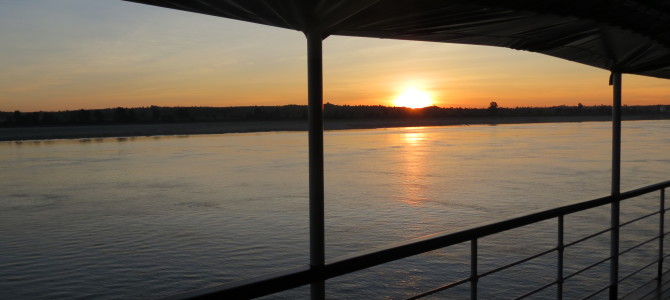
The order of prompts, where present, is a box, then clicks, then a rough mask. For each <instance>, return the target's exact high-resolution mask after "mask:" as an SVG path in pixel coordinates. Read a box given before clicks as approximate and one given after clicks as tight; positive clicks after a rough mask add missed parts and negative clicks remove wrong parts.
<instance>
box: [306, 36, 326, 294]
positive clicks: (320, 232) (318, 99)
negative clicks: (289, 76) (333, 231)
mask: <svg viewBox="0 0 670 300" xmlns="http://www.w3.org/2000/svg"><path fill="white" fill-rule="evenodd" d="M305 35H306V37H307V84H308V112H309V114H308V115H309V138H308V139H309V241H310V242H309V246H310V247H309V250H310V251H309V257H310V263H309V264H310V268H311V269H312V270H313V271H315V272H316V274H315V275H317V276H318V277H321V278H323V276H322V275H323V274H322V272H323V267H324V265H325V260H326V258H325V248H326V247H325V213H324V190H325V188H324V166H323V165H324V163H323V161H324V160H323V58H322V54H323V53H322V51H323V50H322V41H323V36H322V35H321V33H320V32H318V31H310V32H306V33H305ZM311 286H312V290H311V295H312V299H325V295H326V289H325V282H324V281H320V282H315V283H312V285H311Z"/></svg>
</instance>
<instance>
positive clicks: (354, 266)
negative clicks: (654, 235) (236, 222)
mask: <svg viewBox="0 0 670 300" xmlns="http://www.w3.org/2000/svg"><path fill="white" fill-rule="evenodd" d="M667 187H670V181H664V182H660V183H656V184H653V185H649V186H646V187H642V188H639V189H635V190H631V191H628V192H624V193H620V194H618V195H614V196H606V197H601V198H597V199H593V200H589V201H584V202H579V203H574V204H570V205H565V206H560V207H556V208H552V209H548V210H542V211H537V212H533V213H530V214H526V215H521V216H517V217H513V218H510V219H507V220H503V221H499V222H494V223H489V224H485V225H481V226H477V227H473V228H469V229H465V230H461V231H456V232H448V233H439V234H432V235H429V236H425V237H422V238H418V239H414V240H410V241H408V242H404V243H398V244H394V245H390V246H386V247H380V248H375V249H372V250H368V251H363V252H359V253H356V254H353V255H348V256H345V257H341V258H337V259H335V260H333V261H331V262H328V263H326V264H325V265H324V266H322V267H321V266H320V267H318V268H315V267H311V268H310V267H308V266H305V267H301V268H297V269H293V270H289V271H284V272H278V273H272V274H268V275H265V276H263V277H258V278H253V279H249V280H245V281H238V282H233V283H229V284H226V285H222V286H218V287H212V288H208V289H204V290H199V291H194V292H189V293H185V294H181V295H176V296H174V297H170V299H210V298H226V299H236V298H253V297H260V296H265V295H269V294H273V293H276V292H280V291H285V290H288V289H291V288H295V287H299V286H302V285H307V284H311V283H315V282H323V281H324V280H326V279H329V278H333V277H337V276H341V275H345V274H349V273H352V272H355V271H359V270H363V269H367V268H370V267H373V266H377V265H380V264H384V263H387V262H392V261H395V260H399V259H403V258H407V257H410V256H414V255H418V254H422V253H426V252H429V251H433V250H437V249H440V248H445V247H449V246H452V245H456V244H460V243H464V242H472V243H473V253H476V241H477V239H479V238H482V237H486V236H489V235H493V234H496V233H499V232H503V231H507V230H511V229H515V228H519V227H523V226H526V225H530V224H534V223H538V222H541V221H545V220H549V219H553V218H559V219H560V218H562V217H563V216H565V215H569V214H572V213H576V212H580V211H583V210H587V209H591V208H595V207H599V206H603V205H607V204H611V203H615V202H619V201H623V200H627V199H631V198H635V197H637V196H641V195H644V194H648V193H651V192H654V191H659V190H660V191H661V198H662V199H663V198H664V189H665V188H667ZM666 210H667V209H665V207H663V206H662V207H661V210H660V211H661V212H663V213H664V212H665V211H666ZM663 213H661V215H663ZM654 214H656V213H654ZM654 214H651V215H654ZM651 215H649V216H651ZM649 216H646V217H649ZM629 223H630V222H627V223H626V224H629ZM626 224H623V225H619V226H617V227H621V226H624V225H626ZM609 230H611V228H610V229H607V230H605V231H602V232H599V233H597V234H596V235H599V234H602V233H604V232H607V231H609ZM661 230H662V229H661ZM596 235H593V236H596ZM665 235H666V234H665V233H661V236H665ZM593 236H591V237H593ZM561 239H562V238H561ZM583 240H585V239H580V240H579V241H583ZM661 240H662V239H661ZM574 244H575V242H573V243H570V244H567V245H570V246H571V245H574ZM564 247H566V246H562V247H560V246H559V247H556V248H553V249H551V250H550V251H545V252H546V253H549V252H553V251H561V250H562V249H563V248H564ZM546 253H543V254H546ZM610 259H611V257H608V258H606V259H604V260H602V261H600V262H598V263H596V264H595V265H598V264H601V263H603V262H605V261H607V260H610ZM527 260H530V259H524V260H521V261H519V262H518V263H516V264H519V263H522V262H525V261H527ZM471 263H472V264H473V270H474V272H473V274H472V275H471V276H470V277H469V278H466V279H463V280H460V281H457V282H455V283H452V284H449V285H446V286H443V287H440V288H436V289H433V290H431V291H429V292H428V293H427V294H426V293H424V294H422V295H429V294H433V293H435V292H438V291H442V290H445V289H448V288H450V287H453V286H456V285H460V284H462V283H465V282H468V281H470V282H472V283H473V285H474V286H475V287H476V281H477V280H478V279H479V278H480V277H482V276H483V275H489V274H490V272H487V273H484V274H483V275H477V273H476V255H475V257H473V258H471ZM516 264H515V265H516ZM595 265H592V266H590V267H587V268H586V269H589V268H592V267H593V266H595ZM583 271H585V270H584V269H582V270H580V271H578V272H576V273H573V274H571V275H569V276H565V277H562V278H560V280H557V281H556V282H554V283H552V284H556V283H559V284H560V283H562V281H563V280H565V279H568V278H570V277H573V276H575V275H577V274H579V273H581V272H583ZM600 292H602V291H600ZM473 295H475V296H476V288H475V291H474V292H473Z"/></svg>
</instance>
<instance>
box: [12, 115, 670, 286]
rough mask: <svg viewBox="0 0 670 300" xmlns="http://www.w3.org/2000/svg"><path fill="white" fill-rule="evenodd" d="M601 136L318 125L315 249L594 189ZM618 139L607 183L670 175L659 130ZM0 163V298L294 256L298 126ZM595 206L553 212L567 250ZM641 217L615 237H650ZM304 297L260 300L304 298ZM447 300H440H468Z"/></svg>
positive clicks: (421, 279)
mask: <svg viewBox="0 0 670 300" xmlns="http://www.w3.org/2000/svg"><path fill="white" fill-rule="evenodd" d="M610 126H611V125H610V124H609V123H607V122H585V123H548V124H520V125H497V126H489V125H481V126H445V127H411V128H392V129H374V130H341V131H328V132H326V134H325V149H326V150H325V151H326V154H325V168H326V174H325V176H326V177H325V180H326V256H327V258H329V259H332V258H335V257H338V256H341V255H346V254H352V253H355V252H357V251H361V250H366V249H369V248H371V247H378V246H383V245H387V244H389V243H395V242H401V241H404V240H408V239H411V238H416V237H421V236H424V235H427V234H431V233H435V232H443V231H453V230H457V229H462V228H466V227H470V226H474V225H477V224H482V223H486V222H490V221H494V220H499V219H504V218H506V217H511V216H515V215H519V214H522V213H527V212H531V211H535V210H538V209H544V208H551V207H555V206H558V205H562V204H569V203H574V202H577V201H583V200H589V199H592V198H597V197H600V196H605V195H608V194H609V190H610V187H609V184H610V160H611V157H610V152H611V150H610V147H611V133H610V130H611V129H610V128H611V127H610ZM623 141H624V142H623V150H622V153H623V162H622V190H628V189H632V188H636V187H641V186H644V185H648V184H652V183H656V182H660V181H664V180H668V179H670V172H668V167H669V166H670V151H668V149H669V147H670V121H668V120H662V121H627V122H624V123H623ZM0 169H1V170H2V172H1V173H0V182H1V186H2V197H1V198H0V199H1V200H0V228H2V234H0V245H1V246H0V291H2V298H5V299H91V298H95V299H144V298H156V297H161V296H168V295H172V294H175V293H180V292H184V291H188V290H192V289H198V288H203V287H207V286H212V285H217V284H221V283H226V282H230V281H234V280H239V279H244V278H250V277H253V276H256V275H262V274H265V273H267V272H273V271H279V270H283V269H287V268H291V267H294V266H301V265H305V264H307V262H308V255H309V254H308V252H309V250H308V185H307V182H308V178H307V135H306V133H305V132H265V133H247V134H220V135H192V136H154V137H128V138H100V139H78V140H36V141H21V142H18V141H16V142H0ZM652 198H653V197H652ZM645 201H646V200H644V201H642V202H643V203H646V202H649V201H652V200H649V201H646V202H645ZM645 205H646V204H637V203H636V204H630V205H628V204H623V205H622V210H623V211H624V215H625V213H626V212H628V211H639V210H643V209H644V206H645ZM629 206H630V207H629ZM608 213H609V207H603V208H599V209H594V210H591V211H589V212H588V213H585V214H582V215H576V216H574V217H573V218H572V219H570V218H566V226H567V229H566V239H567V240H568V241H569V240H570V239H572V240H574V239H576V238H578V237H579V236H582V235H584V232H594V231H597V230H599V229H601V227H599V226H601V225H602V226H605V227H606V226H607V225H608V224H607V221H606V220H607V214H608ZM590 220H599V221H602V222H603V223H602V224H598V225H589V224H591V223H589V222H590ZM603 220H604V221H603ZM571 222H572V223H571ZM652 223H653V222H651V221H650V222H649V224H642V225H640V226H641V227H640V228H638V229H637V231H635V232H634V233H632V237H631V238H636V237H637V235H639V233H640V232H642V231H646V230H648V229H649V230H650V228H656V227H657V226H658V225H655V224H656V223H653V224H652ZM552 224H553V223H552ZM571 225H572V226H571ZM645 226H646V227H645ZM654 226H656V227H654ZM531 227H532V228H531ZM554 227H555V225H551V224H538V225H534V226H529V228H525V229H523V230H517V231H512V232H509V233H505V234H500V235H496V236H493V237H490V238H485V239H483V240H482V241H481V244H480V247H481V250H480V251H481V254H480V255H481V256H482V257H481V258H480V267H481V268H482V269H483V270H485V269H490V268H493V267H495V266H498V265H500V264H501V262H503V261H506V260H509V259H513V257H514V256H515V255H517V254H520V253H526V252H529V253H530V252H533V251H536V250H537V249H540V248H542V247H553V246H554V245H555V238H553V239H552V237H554V236H555V233H554V232H553V231H552V230H554ZM622 234H623V233H622ZM622 239H623V240H626V239H627V237H625V236H622ZM596 240H597V239H596ZM529 241H533V242H532V243H531V242H529ZM603 244H606V241H600V242H598V241H594V244H593V245H588V244H587V245H585V246H583V247H587V248H585V249H581V250H579V251H578V250H574V251H576V252H574V253H570V252H568V253H567V254H566V255H567V259H568V265H567V267H566V268H568V269H570V268H571V266H570V262H569V261H570V257H572V258H574V259H573V264H583V263H584V261H583V260H589V259H592V258H593V257H591V256H589V255H590V254H589V255H585V254H584V253H596V252H599V251H600V252H602V253H600V254H602V255H604V257H606V256H607V253H606V251H607V250H606V249H605V250H603V249H600V248H601V247H602V246H603ZM529 245H530V246H529ZM588 247H590V248H588ZM538 251H539V250H538ZM468 253H469V245H459V246H456V247H452V248H449V249H447V250H440V251H433V252H431V253H428V254H425V255H422V256H419V257H416V258H411V259H405V260H402V261H400V262H394V263H392V264H388V266H383V267H375V268H373V269H370V270H367V271H362V272H357V273H355V274H352V275H349V276H344V277H343V278H338V279H334V280H330V281H328V286H327V289H328V297H329V298H333V299H341V298H373V299H381V298H391V299H395V298H401V297H404V296H407V295H410V294H412V293H413V292H418V291H426V290H428V289H430V288H433V287H436V286H439V285H440V284H442V283H445V282H449V281H451V280H455V279H458V278H461V277H465V276H468V275H469V273H468V272H469V264H468V261H469V254H468ZM487 253H488V254H491V255H493V254H495V258H486V257H487ZM600 254H599V255H600ZM602 255H601V256H602ZM596 256H597V255H596ZM584 257H586V258H584ZM594 257H595V256H594ZM554 262H555V255H554V257H553V258H552V257H548V258H546V259H540V260H539V261H537V262H535V263H533V264H531V265H530V266H529V267H526V268H525V269H522V270H517V271H512V272H517V274H529V277H530V279H527V280H526V279H522V280H519V281H509V280H507V279H505V276H507V275H504V274H502V275H500V276H502V277H500V276H499V277H498V278H496V277H495V276H494V277H491V278H490V279H482V282H480V285H481V286H482V290H481V294H480V296H481V297H484V298H485V299H487V298H501V299H504V298H507V297H511V296H513V295H514V292H515V291H518V290H520V289H523V288H524V287H525V286H526V285H529V284H531V283H534V282H536V281H541V280H544V279H546V280H548V281H551V280H552V279H551V278H553V276H554V275H555V271H553V269H549V270H550V271H546V270H545V271H542V270H541V267H542V266H551V265H552V264H555V263H554ZM573 267H574V266H573ZM596 269H597V268H596ZM606 272H607V271H605V273H603V274H605V275H604V278H605V284H606V279H607V276H606V274H607V273H606ZM587 273H588V272H587ZM585 276H586V277H587V278H586V279H583V280H581V281H580V280H579V279H575V280H573V283H572V284H573V286H574V287H573V288H570V285H569V284H570V283H566V290H568V293H573V295H580V294H581V293H586V292H588V291H590V290H592V288H591V287H590V286H589V285H590V284H591V283H592V280H591V279H589V278H588V274H587V275H585ZM501 278H502V279H501ZM589 280H591V281H589ZM487 282H488V283H487ZM584 282H589V283H588V284H586V285H585V284H584ZM598 284H602V282H599V283H598ZM594 285H595V284H594ZM465 288H467V286H466V287H465ZM307 290H308V289H305V288H301V289H298V290H296V291H292V292H290V293H288V294H284V295H283V296H282V295H277V296H274V297H270V298H288V299H290V298H302V297H305V295H306V294H305V293H306V292H307ZM452 293H453V294H450V296H447V295H442V296H440V297H447V298H455V299H457V298H462V297H463V298H467V296H468V295H469V294H468V293H467V291H465V292H464V291H462V289H461V290H459V289H457V290H455V291H453V292H452ZM487 295H488V296H487ZM549 295H553V294H551V293H549ZM568 295H570V294H568ZM440 297H438V298H440Z"/></svg>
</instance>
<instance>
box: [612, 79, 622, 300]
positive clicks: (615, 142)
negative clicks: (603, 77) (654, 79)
mask: <svg viewBox="0 0 670 300" xmlns="http://www.w3.org/2000/svg"><path fill="white" fill-rule="evenodd" d="M610 84H611V85H612V86H613V87H612V93H613V97H612V98H613V100H612V197H613V198H614V199H613V202H612V208H611V229H612V231H611V234H612V235H611V240H610V293H609V298H610V300H615V299H617V298H618V297H619V215H620V212H619V209H620V208H619V206H620V205H619V194H620V193H621V73H620V72H612V77H611V78H610Z"/></svg>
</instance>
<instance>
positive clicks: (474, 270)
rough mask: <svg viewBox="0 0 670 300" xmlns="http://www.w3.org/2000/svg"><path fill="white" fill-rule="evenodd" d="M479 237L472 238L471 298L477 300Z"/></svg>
mask: <svg viewBox="0 0 670 300" xmlns="http://www.w3.org/2000/svg"><path fill="white" fill-rule="evenodd" d="M478 281H479V274H478V272H477V239H473V240H470V299H471V300H477V283H478Z"/></svg>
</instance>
